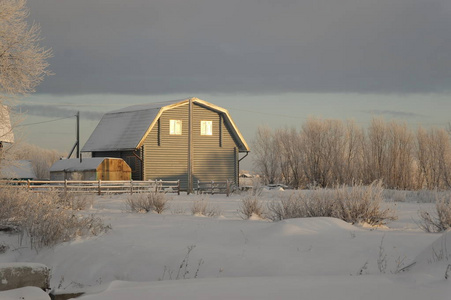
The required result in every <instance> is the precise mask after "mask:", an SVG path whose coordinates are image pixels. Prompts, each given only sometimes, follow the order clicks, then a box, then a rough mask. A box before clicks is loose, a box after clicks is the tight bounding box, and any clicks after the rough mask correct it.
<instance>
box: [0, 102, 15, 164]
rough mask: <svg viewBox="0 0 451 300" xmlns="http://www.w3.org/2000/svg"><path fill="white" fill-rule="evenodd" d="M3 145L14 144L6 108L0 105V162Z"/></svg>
mask: <svg viewBox="0 0 451 300" xmlns="http://www.w3.org/2000/svg"><path fill="white" fill-rule="evenodd" d="M4 143H14V135H13V132H12V127H11V120H10V117H9V110H8V107H7V106H5V105H2V104H0V161H1V159H2V150H3V147H4Z"/></svg>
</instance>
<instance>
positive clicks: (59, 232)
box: [0, 188, 110, 250]
mask: <svg viewBox="0 0 451 300" xmlns="http://www.w3.org/2000/svg"><path fill="white" fill-rule="evenodd" d="M64 201H69V200H67V199H64V194H58V193H56V192H53V191H48V192H43V193H30V192H28V191H26V190H21V189H18V188H1V189H0V207H1V208H2V209H1V210H0V225H3V226H12V227H14V228H17V229H18V231H19V232H20V237H21V239H20V241H21V242H23V239H24V238H25V237H26V238H28V239H29V241H30V246H31V247H32V248H33V249H36V250H38V249H40V248H42V247H51V246H54V245H56V244H58V243H61V242H65V241H70V240H73V239H75V238H77V237H79V236H86V235H98V234H100V233H102V232H106V231H107V230H108V229H109V228H110V226H105V225H104V224H103V221H102V220H101V219H100V218H98V217H95V216H93V215H90V216H83V215H80V214H76V213H75V212H74V211H73V210H70V209H67V207H65V206H62V205H61V202H64Z"/></svg>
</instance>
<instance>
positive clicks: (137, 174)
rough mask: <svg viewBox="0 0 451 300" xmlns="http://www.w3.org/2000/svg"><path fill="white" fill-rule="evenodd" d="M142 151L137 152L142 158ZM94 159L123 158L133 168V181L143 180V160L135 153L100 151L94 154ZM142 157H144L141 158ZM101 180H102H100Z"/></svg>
mask: <svg viewBox="0 0 451 300" xmlns="http://www.w3.org/2000/svg"><path fill="white" fill-rule="evenodd" d="M141 152H142V151H138V150H137V151H135V153H136V154H137V155H138V156H140V155H141ZM92 157H114V158H122V159H123V160H124V161H125V162H126V163H127V164H128V165H129V166H130V168H131V170H132V173H131V179H133V180H143V174H142V164H141V160H140V159H139V158H137V157H136V156H135V155H134V154H133V151H99V152H92ZM141 157H142V156H141ZM99 179H101V178H99Z"/></svg>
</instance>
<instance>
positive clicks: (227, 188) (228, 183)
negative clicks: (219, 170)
mask: <svg viewBox="0 0 451 300" xmlns="http://www.w3.org/2000/svg"><path fill="white" fill-rule="evenodd" d="M226 194H227V197H229V194H230V181H229V180H228V179H227V183H226Z"/></svg>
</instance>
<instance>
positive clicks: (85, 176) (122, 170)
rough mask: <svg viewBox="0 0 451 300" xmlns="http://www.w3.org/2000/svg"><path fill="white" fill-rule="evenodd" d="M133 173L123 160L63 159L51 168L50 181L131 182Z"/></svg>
mask: <svg viewBox="0 0 451 300" xmlns="http://www.w3.org/2000/svg"><path fill="white" fill-rule="evenodd" d="M131 173H132V170H131V168H130V166H129V165H128V164H127V163H126V162H125V161H124V160H123V159H121V158H109V157H93V158H83V159H82V161H80V160H79V159H78V158H73V159H61V160H58V161H57V162H55V163H54V164H53V165H52V167H51V168H50V180H66V179H67V180H130V179H131Z"/></svg>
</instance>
